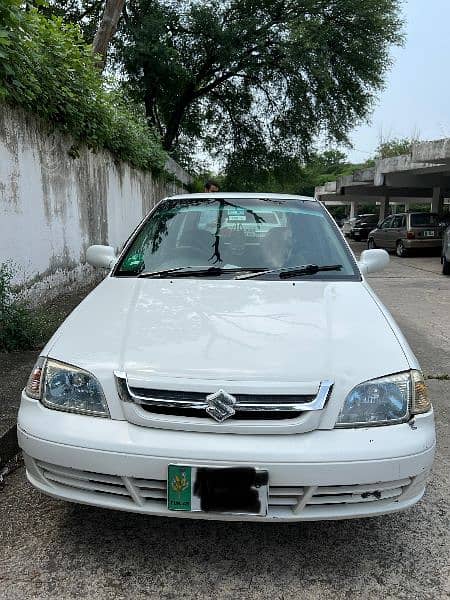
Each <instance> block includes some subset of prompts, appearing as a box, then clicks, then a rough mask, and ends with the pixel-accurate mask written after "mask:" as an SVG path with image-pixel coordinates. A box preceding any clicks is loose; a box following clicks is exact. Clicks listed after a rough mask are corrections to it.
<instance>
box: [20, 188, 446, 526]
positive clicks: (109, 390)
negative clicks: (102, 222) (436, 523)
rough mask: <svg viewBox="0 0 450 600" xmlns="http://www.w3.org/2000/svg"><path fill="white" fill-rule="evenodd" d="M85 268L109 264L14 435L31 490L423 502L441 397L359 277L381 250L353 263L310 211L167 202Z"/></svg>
mask: <svg viewBox="0 0 450 600" xmlns="http://www.w3.org/2000/svg"><path fill="white" fill-rule="evenodd" d="M274 214H275V215H276V217H275V218H274ZM244 221H245V222H255V223H260V224H263V223H265V222H270V223H273V222H276V223H277V226H276V227H271V228H266V229H265V234H264V236H260V237H257V238H255V236H254V235H248V236H247V235H246V231H247V233H248V232H250V233H251V228H247V229H245V228H244V229H238V228H234V229H233V228H232V227H231V226H230V225H231V224H232V223H234V222H236V223H243V222H244ZM211 223H215V227H211ZM261 230H262V231H264V228H262V229H261ZM87 258H88V262H90V263H91V264H92V265H95V266H99V267H106V268H108V269H110V273H109V274H108V276H107V277H106V278H105V279H104V281H103V282H102V283H101V284H100V285H99V286H98V287H97V288H96V289H95V290H94V291H93V292H91V294H89V296H87V298H86V299H85V300H84V301H83V302H82V303H81V304H80V305H79V306H78V308H76V309H75V310H74V312H73V313H72V314H71V315H70V316H69V317H68V318H67V320H66V321H65V322H64V323H63V325H62V326H61V327H60V328H59V330H58V331H57V332H56V333H55V335H54V336H53V337H52V339H51V340H50V341H49V343H48V344H47V346H46V347H45V348H44V350H43V352H42V356H41V357H40V358H39V360H38V362H37V364H36V366H35V368H34V370H33V372H32V374H31V376H30V379H29V382H28V384H27V387H26V389H25V390H24V391H23V395H22V403H21V407H20V413H19V419H18V436H19V441H20V445H21V447H22V449H23V453H24V457H25V464H26V471H27V477H28V479H29V481H30V482H31V483H32V484H33V485H34V486H35V487H36V488H38V489H39V490H41V491H42V492H45V493H47V494H49V495H51V496H54V497H56V498H61V499H64V500H69V501H73V502H80V503H84V504H90V505H95V506H100V507H105V508H113V509H119V510H125V511H134V512H139V513H145V514H151V515H162V516H178V517H191V518H202V519H223V520H255V521H275V520H278V521H303V520H320V519H343V518H350V517H367V516H374V515H380V514H383V513H390V512H394V511H398V510H402V509H406V508H408V507H410V506H412V505H413V504H415V503H416V502H417V501H418V500H420V498H421V497H422V495H423V493H424V490H425V483H426V479H427V476H428V474H429V472H430V468H431V465H432V462H433V457H434V451H435V428H434V419H433V411H432V406H431V403H430V400H429V398H428V395H427V389H426V386H425V383H424V380H423V376H422V373H421V371H420V367H419V364H418V362H417V359H416V358H415V356H414V354H413V353H412V351H411V349H410V348H409V346H408V344H407V342H406V340H405V338H404V337H403V335H402V334H401V332H400V331H399V329H398V327H397V325H396V324H395V322H394V321H393V319H392V317H391V316H390V315H389V313H388V311H387V310H386V308H385V307H384V306H383V305H382V303H381V302H380V300H379V299H378V298H377V297H376V296H375V294H374V292H373V291H372V290H371V288H370V287H369V285H368V284H367V282H366V281H365V279H364V275H365V274H367V273H370V272H374V271H377V270H379V269H381V268H382V267H383V266H384V265H386V264H387V263H388V261H389V258H388V255H387V253H386V252H385V251H384V250H366V251H365V252H363V253H362V255H361V260H360V262H359V263H357V262H356V260H355V258H354V256H353V254H352V252H351V250H350V249H349V247H348V245H347V244H346V242H345V240H344V238H343V236H342V234H341V233H340V231H339V230H338V228H337V226H336V224H335V223H334V221H333V220H332V218H331V217H330V215H329V214H328V212H327V211H326V210H325V208H324V207H323V206H322V205H321V204H320V203H319V202H317V201H315V200H313V199H312V198H305V197H299V196H283V195H271V194H243V193H242V194H220V193H219V194H218V193H216V194H210V195H208V194H197V195H186V196H174V197H172V198H167V199H165V200H163V201H162V202H160V203H159V204H158V206H157V207H156V208H155V209H154V210H153V211H152V212H151V213H150V214H149V215H148V217H147V218H146V219H144V221H143V222H142V223H141V225H140V226H139V227H138V229H137V230H136V231H135V233H134V234H133V235H132V236H131V238H130V240H129V241H128V242H127V244H126V246H125V248H124V250H123V252H122V253H121V254H120V256H119V257H118V258H117V257H116V256H115V254H114V250H113V248H111V247H108V246H92V247H91V248H89V249H88V253H87Z"/></svg>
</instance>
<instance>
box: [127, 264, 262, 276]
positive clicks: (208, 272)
mask: <svg viewBox="0 0 450 600" xmlns="http://www.w3.org/2000/svg"><path fill="white" fill-rule="evenodd" d="M242 271H245V272H246V273H249V271H250V272H253V271H257V272H259V271H260V269H250V268H249V269H247V268H246V267H231V268H229V269H224V268H222V267H207V266H206V267H177V268H176V269H166V270H164V271H148V272H144V273H140V274H139V275H138V277H146V278H151V277H155V278H158V277H166V276H170V277H172V276H173V277H218V276H219V275H226V274H227V273H240V272H242Z"/></svg>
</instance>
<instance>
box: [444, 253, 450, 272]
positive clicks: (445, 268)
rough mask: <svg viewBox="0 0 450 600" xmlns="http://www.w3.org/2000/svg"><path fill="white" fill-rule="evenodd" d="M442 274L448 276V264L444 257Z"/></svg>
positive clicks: (449, 268) (449, 269)
mask: <svg viewBox="0 0 450 600" xmlns="http://www.w3.org/2000/svg"><path fill="white" fill-rule="evenodd" d="M442 274H443V275H450V262H448V260H447V259H446V258H445V256H444V257H443V258H442Z"/></svg>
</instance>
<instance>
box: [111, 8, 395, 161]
mask: <svg viewBox="0 0 450 600" xmlns="http://www.w3.org/2000/svg"><path fill="white" fill-rule="evenodd" d="M399 4H400V1H399V0H364V2H361V0H333V1H332V0H328V1H325V0H258V2H255V0H225V1H223V0H179V1H177V2H175V1H173V0H171V1H167V0H139V1H135V2H130V3H128V5H127V11H126V18H125V19H124V20H123V21H122V23H121V29H120V32H119V37H118V45H119V47H118V58H119V60H120V61H121V64H123V65H124V68H125V73H126V75H127V78H128V85H129V87H130V89H131V90H132V93H133V94H134V97H135V98H137V99H138V100H139V101H142V102H144V103H145V107H146V114H147V116H148V118H149V120H150V121H151V122H152V123H153V125H154V126H155V127H156V128H157V130H158V131H159V132H160V134H161V137H162V139H163V145H164V147H165V148H166V149H167V150H169V151H173V150H174V149H175V150H178V149H180V148H181V149H182V150H183V151H185V149H186V146H187V147H192V145H191V144H192V143H193V141H195V140H201V141H202V143H203V144H204V147H205V148H206V149H208V150H210V151H213V152H220V153H221V154H224V153H225V154H228V153H233V152H234V151H236V152H238V153H240V154H241V155H243V154H244V155H247V156H249V155H250V158H251V157H252V155H253V151H254V149H255V147H256V148H257V149H258V150H259V153H258V154H259V155H264V156H269V161H271V160H272V159H271V157H270V155H271V153H273V152H276V153H278V154H279V153H283V154H285V155H287V156H289V157H296V156H303V157H304V156H306V155H307V151H308V150H310V148H311V146H312V143H313V140H314V139H315V138H316V137H317V136H318V135H324V134H325V135H327V136H328V137H329V138H330V139H332V140H336V141H344V140H345V139H346V135H347V132H348V131H349V129H350V128H351V127H352V126H353V125H354V124H355V123H356V122H358V121H359V120H361V119H362V118H364V117H365V116H366V115H367V114H368V111H369V110H370V108H371V106H372V103H373V99H374V95H375V94H376V92H377V91H378V90H380V89H381V88H382V86H383V79H384V75H385V72H386V69H387V68H388V67H389V66H390V58H389V47H390V45H391V44H399V43H401V41H402V36H401V34H400V33H399V32H400V27H401V22H400V18H399Z"/></svg>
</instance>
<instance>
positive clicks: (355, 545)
mask: <svg viewBox="0 0 450 600" xmlns="http://www.w3.org/2000/svg"><path fill="white" fill-rule="evenodd" d="M355 247H356V248H357V249H362V247H363V246H362V245H359V246H358V245H355ZM371 285H372V286H373V288H374V289H375V290H376V292H377V293H378V294H379V295H380V297H381V298H382V299H383V301H384V302H385V304H386V305H387V306H388V307H389V308H390V310H391V311H392V313H393V314H394V316H395V318H396V319H397V321H398V322H399V324H400V326H401V327H402V329H403V331H404V333H405V334H406V336H407V337H408V340H409V342H410V344H411V346H412V347H413V349H414V351H415V352H416V354H417V356H418V358H419V360H420V361H421V363H422V367H423V369H424V371H425V372H426V373H427V375H428V376H429V377H430V379H429V387H430V392H431V395H432V398H433V402H434V406H435V411H436V419H437V426H438V436H439V448H438V453H437V460H436V463H435V468H434V472H433V477H432V479H431V481H430V484H429V487H428V491H427V493H426V496H425V498H424V500H423V501H422V502H421V503H419V504H418V505H417V506H416V507H414V508H413V509H411V510H409V511H408V512H406V513H401V514H397V515H391V516H386V517H377V518H373V519H368V520H355V521H337V522H325V523H301V524H279V525H277V524H256V523H243V524H239V523H220V522H217V523H215V522H206V521H205V522H202V521H197V522H196V521H189V520H177V519H162V518H150V517H145V516H139V515H133V514H126V513H120V512H114V511H106V510H100V509H93V508H89V507H82V506H76V505H70V504H64V503H62V502H59V501H56V500H53V499H51V498H47V497H45V496H43V495H41V494H40V493H38V492H37V491H35V490H33V489H32V488H31V487H30V486H29V485H28V484H27V483H26V482H25V479H24V473H23V470H22V469H20V470H18V471H16V472H15V473H14V474H12V475H11V476H9V477H8V479H7V481H6V486H5V488H4V490H3V492H0V598H2V599H5V600H6V599H13V598H14V599H16V598H17V599H18V598H20V599H27V598H33V599H34V598H55V599H56V598H57V599H66V598H92V599H94V598H95V599H103V598H108V599H119V598H126V599H128V598H133V599H137V598H158V599H159V598H161V599H172V598H210V597H213V596H214V597H215V598H229V599H235V598H245V599H251V598H271V599H278V598H280V599H281V598H283V599H287V598H307V599H313V600H314V599H320V600H327V599H336V598H345V599H352V598H358V599H359V598H368V599H371V598H383V600H387V599H396V600H397V599H408V600H411V599H414V598H420V599H421V600H423V599H433V600H434V599H440V598H449V597H450V567H449V564H450V534H449V530H450V522H449V499H448V497H449V492H450V485H449V484H450V481H449V479H450V461H449V439H450V435H449V417H450V414H449V413H450V410H449V404H450V402H449V400H450V381H449V380H446V377H447V378H448V376H449V373H450V349H449V348H450V344H449V341H450V319H449V315H450V310H449V307H450V278H444V277H442V276H441V275H440V268H439V259H438V258H436V257H423V258H408V259H398V258H396V257H393V258H392V262H391V265H390V267H389V269H387V270H386V271H385V272H383V273H382V274H379V275H377V276H374V277H372V278H371Z"/></svg>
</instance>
